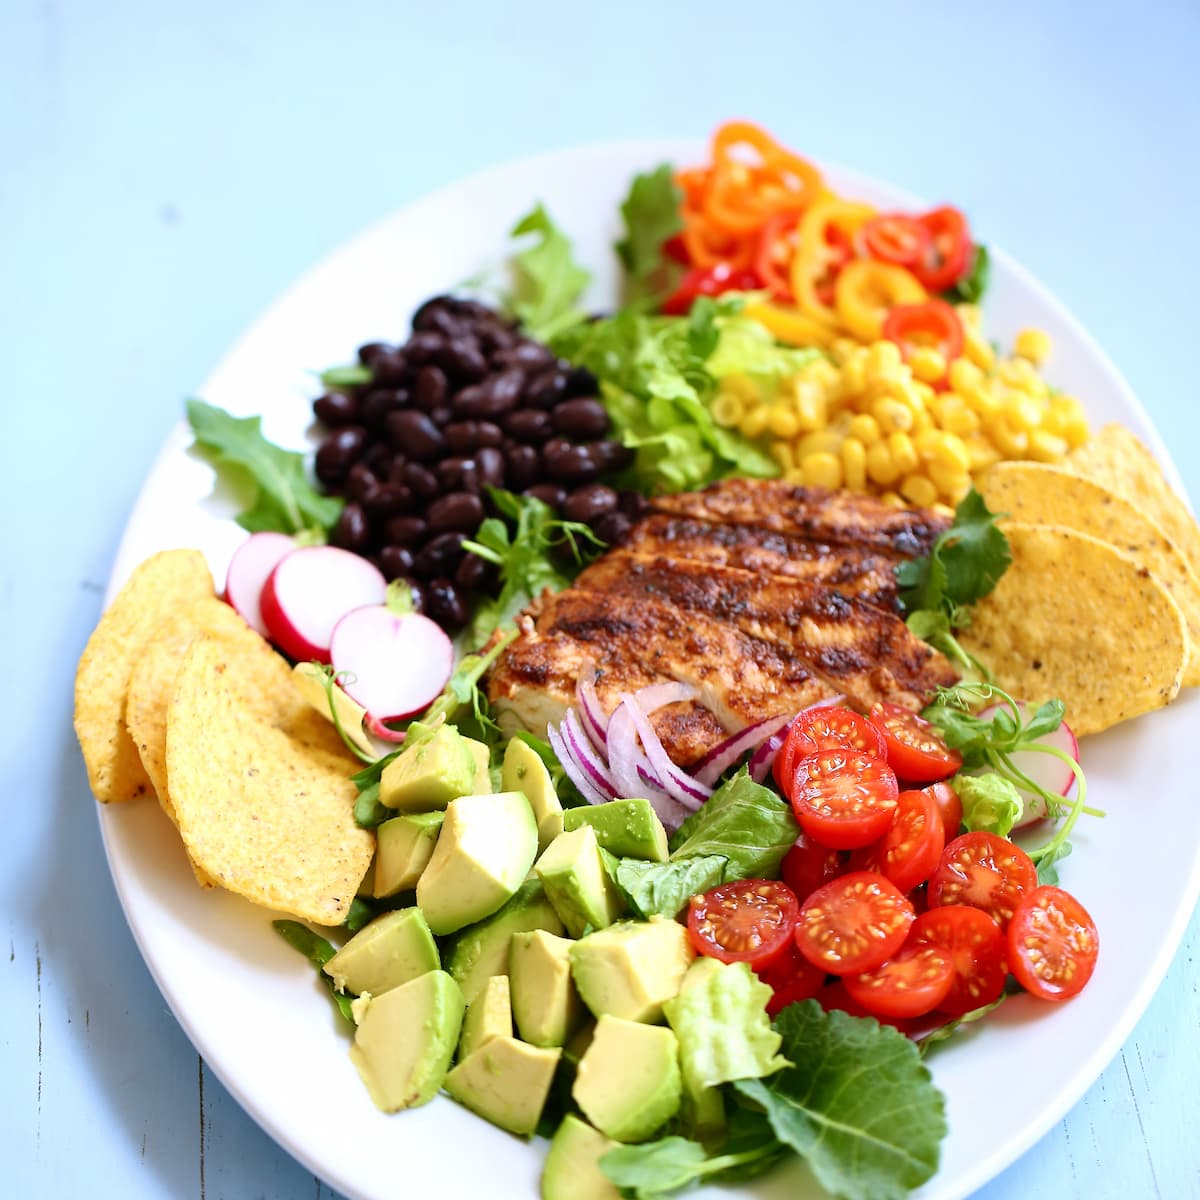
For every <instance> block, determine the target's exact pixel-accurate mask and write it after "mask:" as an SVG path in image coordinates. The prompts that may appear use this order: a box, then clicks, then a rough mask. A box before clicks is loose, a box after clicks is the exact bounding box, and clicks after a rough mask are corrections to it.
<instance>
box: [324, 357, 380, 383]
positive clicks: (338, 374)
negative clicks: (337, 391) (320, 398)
mask: <svg viewBox="0 0 1200 1200" xmlns="http://www.w3.org/2000/svg"><path fill="white" fill-rule="evenodd" d="M319 378H320V380H321V384H322V386H324V387H327V388H345V387H365V386H366V385H367V384H368V383H370V382H371V379H372V374H371V368H370V367H366V366H363V364H362V363H349V364H347V365H346V366H344V367H329V368H328V369H327V370H325V371H322V372H321V373H320V376H319Z"/></svg>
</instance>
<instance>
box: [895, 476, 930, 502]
mask: <svg viewBox="0 0 1200 1200" xmlns="http://www.w3.org/2000/svg"><path fill="white" fill-rule="evenodd" d="M900 495H902V496H903V497H904V498H905V500H907V501H908V502H909V503H910V504H916V505H917V506H918V507H920V508H928V507H929V506H930V505H931V504H933V503H934V501H936V500H937V498H938V490H937V488H936V487H935V486H934V484H933V481H932V480H931V479H929V478H927V477H926V476H925V475H905V477H904V478H903V479H902V480H901V481H900Z"/></svg>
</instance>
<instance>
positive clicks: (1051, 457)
mask: <svg viewBox="0 0 1200 1200" xmlns="http://www.w3.org/2000/svg"><path fill="white" fill-rule="evenodd" d="M1070 448H1071V447H1070V446H1069V445H1068V444H1067V439H1066V438H1063V437H1057V436H1056V435H1055V434H1053V433H1047V432H1046V430H1044V429H1035V430H1033V432H1032V433H1030V435H1029V457H1030V458H1032V459H1033V461H1034V462H1044V463H1056V462H1062V460H1063V459H1064V458H1066V456H1067V451H1068V450H1069V449H1070Z"/></svg>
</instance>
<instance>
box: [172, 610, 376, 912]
mask: <svg viewBox="0 0 1200 1200" xmlns="http://www.w3.org/2000/svg"><path fill="white" fill-rule="evenodd" d="M248 632H249V633H251V634H252V636H253V637H254V638H255V639H257V642H258V644H259V646H260V647H261V650H262V652H261V653H260V652H258V651H249V652H247V649H248V646H250V645H253V644H254V643H251V642H247V640H246V639H245V638H243V637H242V636H241V635H240V634H239V635H236V636H230V635H228V634H226V635H221V636H214V635H212V634H202V635H201V636H199V637H197V638H196V639H195V640H194V641H193V642H192V644H191V646H190V647H189V649H188V650H187V652H186V654H185V655H184V657H183V661H182V663H181V664H180V667H179V674H178V677H177V680H176V686H175V692H174V695H173V696H172V699H171V704H170V707H169V709H168V712H167V779H168V781H169V785H170V791H171V798H172V801H173V802H174V805H175V814H176V817H177V818H178V821H179V832H180V834H181V836H182V837H183V841H184V845H185V846H186V847H187V850H188V853H189V854H190V855H191V857H192V859H193V860H194V861H195V862H196V863H197V864H198V865H199V866H200V867H201V868H202V869H203V870H204V871H205V872H207V873H208V874H209V875H210V876H211V877H212V878H213V879H214V880H215V881H216V882H217V883H219V884H220V885H221V886H222V887H225V888H228V889H229V890H230V891H233V892H236V893H237V894H238V895H240V896H244V897H245V898H246V899H247V900H250V901H252V902H253V903H255V904H262V905H265V906H266V907H268V908H272V909H276V910H279V911H282V912H286V913H290V914H292V915H293V916H296V917H299V918H301V919H302V920H307V921H313V922H316V923H317V924H320V925H338V924H340V923H341V922H342V921H344V920H345V918H346V915H347V913H348V912H349V911H350V904H351V901H353V899H354V896H355V894H356V892H357V890H358V887H359V884H360V883H361V881H362V878H363V876H364V875H365V874H366V871H367V868H368V866H370V863H371V857H372V854H373V853H374V847H375V838H374V835H373V834H372V833H371V832H370V831H369V830H366V829H360V828H359V827H358V825H357V824H356V823H355V821H354V802H355V799H356V795H357V791H356V789H355V786H354V784H353V783H352V782H351V781H350V775H351V774H352V773H353V771H354V770H355V769H356V767H357V766H358V763H357V762H356V760H355V759H354V758H353V757H352V756H350V755H349V754H348V753H346V752H345V751H344V750H343V749H341V748H340V743H339V744H338V749H337V750H336V751H332V752H331V750H330V749H328V748H327V747H328V746H329V745H330V743H329V741H328V736H329V735H332V737H333V739H334V740H335V742H336V739H337V734H336V732H335V731H334V730H333V729H332V728H331V727H330V726H329V724H328V723H327V722H325V721H323V720H322V718H321V717H319V716H318V715H317V714H316V713H314V712H313V711H312V710H311V709H309V708H308V706H307V705H306V704H305V703H304V701H303V700H302V699H301V698H300V697H299V696H298V694H297V692H296V689H295V688H294V686H293V685H292V681H291V672H290V671H289V669H288V666H287V663H286V662H284V660H283V659H282V658H280V657H279V655H277V654H275V652H274V651H272V650H270V648H269V647H267V646H266V643H265V642H263V641H262V639H261V638H258V635H257V634H253V631H249V630H248Z"/></svg>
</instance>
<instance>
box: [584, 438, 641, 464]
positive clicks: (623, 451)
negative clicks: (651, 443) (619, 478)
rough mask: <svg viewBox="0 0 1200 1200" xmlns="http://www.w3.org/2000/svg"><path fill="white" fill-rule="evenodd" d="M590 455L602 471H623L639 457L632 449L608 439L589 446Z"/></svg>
mask: <svg viewBox="0 0 1200 1200" xmlns="http://www.w3.org/2000/svg"><path fill="white" fill-rule="evenodd" d="M588 453H589V454H590V455H591V456H592V458H594V459H595V460H596V465H597V466H598V467H599V468H600V470H601V471H623V470H624V469H625V468H626V467H628V466H631V465H632V463H633V460H634V459H635V458H636V457H637V454H636V452H635V451H634V450H633V449H632V447H630V446H623V445H621V443H620V442H614V441H611V440H608V439H606V440H604V441H600V442H592V443H591V444H590V445H589V446H588Z"/></svg>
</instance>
